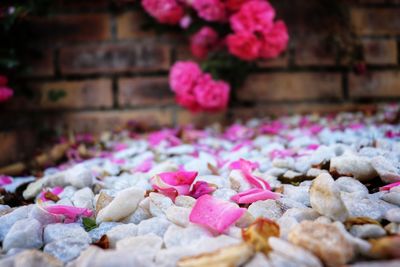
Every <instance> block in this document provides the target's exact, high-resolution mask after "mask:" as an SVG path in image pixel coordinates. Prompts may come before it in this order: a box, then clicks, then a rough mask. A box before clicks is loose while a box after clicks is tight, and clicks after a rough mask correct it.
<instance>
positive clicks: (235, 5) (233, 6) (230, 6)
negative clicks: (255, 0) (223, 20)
mask: <svg viewBox="0 0 400 267" xmlns="http://www.w3.org/2000/svg"><path fill="white" fill-rule="evenodd" d="M246 2H247V0H226V1H225V7H226V9H227V10H229V11H230V12H236V11H238V10H239V9H240V8H241V7H242V5H243V4H244V3H246Z"/></svg>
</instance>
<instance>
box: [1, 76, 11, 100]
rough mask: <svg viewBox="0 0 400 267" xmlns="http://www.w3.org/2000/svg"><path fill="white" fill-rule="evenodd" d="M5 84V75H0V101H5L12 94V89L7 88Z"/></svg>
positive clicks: (6, 80) (6, 81)
mask: <svg viewBox="0 0 400 267" xmlns="http://www.w3.org/2000/svg"><path fill="white" fill-rule="evenodd" d="M7 84H8V79H7V77H5V76H2V75H0V102H5V101H7V100H9V99H10V98H11V97H12V96H13V95H14V92H13V90H12V89H10V88H8V87H7Z"/></svg>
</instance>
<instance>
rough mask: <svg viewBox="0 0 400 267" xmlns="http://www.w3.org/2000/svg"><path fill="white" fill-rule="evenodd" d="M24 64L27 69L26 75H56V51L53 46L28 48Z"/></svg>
mask: <svg viewBox="0 0 400 267" xmlns="http://www.w3.org/2000/svg"><path fill="white" fill-rule="evenodd" d="M26 52H27V55H25V56H24V59H23V64H24V66H26V68H27V70H26V73H24V76H52V75H54V66H53V62H54V53H53V49H52V48H27V50H26Z"/></svg>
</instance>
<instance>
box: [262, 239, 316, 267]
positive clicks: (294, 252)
mask: <svg viewBox="0 0 400 267" xmlns="http://www.w3.org/2000/svg"><path fill="white" fill-rule="evenodd" d="M268 243H269V244H270V246H271V248H272V250H273V251H274V252H276V253H278V254H281V255H283V256H284V257H285V258H288V259H290V260H291V261H292V262H294V263H297V264H299V265H304V266H309V267H322V263H321V261H320V260H319V259H318V258H317V257H315V256H314V255H313V254H312V253H310V252H309V251H308V250H305V249H303V248H301V247H298V246H295V245H293V244H291V243H289V242H287V241H285V240H282V239H279V238H276V237H270V238H269V239H268Z"/></svg>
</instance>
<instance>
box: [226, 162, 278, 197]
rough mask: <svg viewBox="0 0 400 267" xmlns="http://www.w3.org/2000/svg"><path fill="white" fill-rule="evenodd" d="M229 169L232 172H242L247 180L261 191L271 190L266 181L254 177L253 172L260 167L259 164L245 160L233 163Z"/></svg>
mask: <svg viewBox="0 0 400 267" xmlns="http://www.w3.org/2000/svg"><path fill="white" fill-rule="evenodd" d="M229 167H230V168H231V169H232V170H241V171H242V173H243V175H244V177H245V178H246V180H247V181H248V182H249V183H250V184H251V185H253V186H255V187H257V188H260V189H268V190H270V189H271V186H270V185H269V183H268V182H267V181H265V180H264V179H262V178H260V177H257V176H254V175H253V174H252V173H251V172H252V171H253V170H255V169H256V168H258V167H259V165H258V163H257V162H251V161H248V160H245V159H239V160H237V161H234V162H232V163H231V164H230V165H229Z"/></svg>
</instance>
